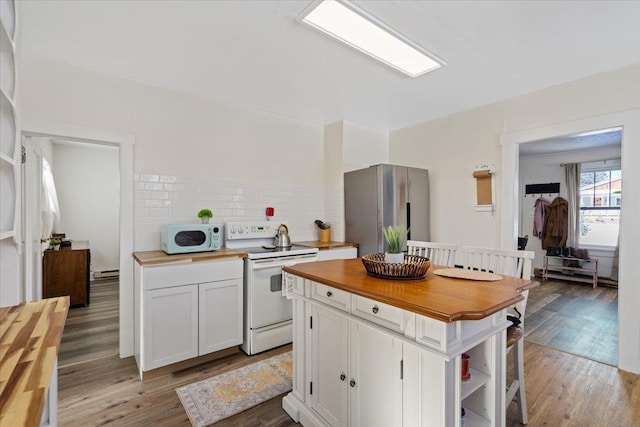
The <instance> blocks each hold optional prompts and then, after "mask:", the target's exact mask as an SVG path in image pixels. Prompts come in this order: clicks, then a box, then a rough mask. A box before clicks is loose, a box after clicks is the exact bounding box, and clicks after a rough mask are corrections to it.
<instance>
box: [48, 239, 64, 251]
mask: <svg viewBox="0 0 640 427" xmlns="http://www.w3.org/2000/svg"><path fill="white" fill-rule="evenodd" d="M61 242H62V241H61V240H60V239H49V245H50V246H51V247H52V248H53V250H54V251H57V250H58V249H60V243H61Z"/></svg>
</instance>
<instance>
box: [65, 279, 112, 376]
mask: <svg viewBox="0 0 640 427" xmlns="http://www.w3.org/2000/svg"><path fill="white" fill-rule="evenodd" d="M90 286H91V304H89V306H87V307H74V308H72V309H70V310H69V316H68V317H67V323H66V324H65V327H64V333H63V334H62V342H61V344H60V352H59V353H58V364H59V366H60V367H64V366H69V365H74V364H78V363H83V362H87V361H90V360H96V359H100V358H103V357H107V356H113V355H117V354H118V351H119V341H118V340H119V339H120V336H119V326H118V325H119V318H118V313H119V304H118V294H119V282H118V280H117V279H116V280H112V279H111V280H95V281H93V282H91V284H90Z"/></svg>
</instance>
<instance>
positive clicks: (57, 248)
mask: <svg viewBox="0 0 640 427" xmlns="http://www.w3.org/2000/svg"><path fill="white" fill-rule="evenodd" d="M52 247H53V250H54V251H59V250H60V245H53V246H52Z"/></svg>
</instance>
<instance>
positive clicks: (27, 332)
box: [0, 296, 69, 427]
mask: <svg viewBox="0 0 640 427" xmlns="http://www.w3.org/2000/svg"><path fill="white" fill-rule="evenodd" d="M68 310H69V297H68V296H65V297H58V298H49V299H44V300H39V301H32V302H27V303H23V304H20V305H16V306H13V307H1V308H0V425H3V426H25V427H26V426H39V425H40V419H41V418H42V411H43V409H44V404H45V400H46V398H47V392H48V390H49V382H50V381H51V375H52V373H53V369H54V367H55V366H56V363H55V362H56V358H57V357H58V349H59V347H60V338H61V337H62V331H63V330H64V324H65V321H66V319H67V312H68Z"/></svg>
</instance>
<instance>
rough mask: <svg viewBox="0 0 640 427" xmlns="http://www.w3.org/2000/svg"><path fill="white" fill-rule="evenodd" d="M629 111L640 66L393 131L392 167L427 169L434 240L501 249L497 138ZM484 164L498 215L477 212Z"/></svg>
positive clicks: (637, 103)
mask: <svg viewBox="0 0 640 427" xmlns="http://www.w3.org/2000/svg"><path fill="white" fill-rule="evenodd" d="M632 108H640V64H639V65H635V66H632V67H627V68H623V69H620V70H616V71H612V72H609V73H605V74H601V75H597V76H593V77H590V78H587V79H582V80H578V81H575V82H571V83H568V84H565V85H561V86H557V87H553V88H549V89H545V90H541V91H537V92H534V93H531V94H527V95H523V96H519V97H515V98H511V99H508V100H506V101H503V102H499V103H495V104H491V105H487V106H484V107H480V108H476V109H473V110H469V111H465V112H462V113H459V114H455V115H451V116H448V117H444V118H441V119H437V120H433V121H430V122H425V123H421V124H419V125H416V126H412V127H409V128H405V129H400V130H396V131H394V132H391V134H390V135H389V161H390V163H397V164H407V165H409V166H415V167H420V168H425V169H429V179H430V190H431V206H432V212H431V235H432V239H433V240H434V241H440V242H456V243H460V244H468V245H482V246H489V247H499V246H500V194H501V191H502V188H501V182H500V181H501V178H500V173H501V171H500V170H499V165H500V164H501V149H500V135H501V134H503V133H506V132H514V131H517V130H522V129H530V128H535V127H538V126H544V125H548V124H553V123H561V122H564V121H569V120H575V119H577V118H580V117H590V116H598V115H602V114H606V113H610V112H617V111H624V110H628V109H632ZM485 163H488V164H491V163H493V164H495V165H496V166H497V167H498V170H497V176H496V178H497V179H496V182H497V188H496V193H497V198H498V200H497V203H498V210H497V212H496V213H495V215H492V214H491V213H488V212H474V210H473V203H474V197H475V181H474V179H473V177H472V173H473V168H474V167H475V165H478V164H485ZM639 226H640V224H639Z"/></svg>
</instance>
